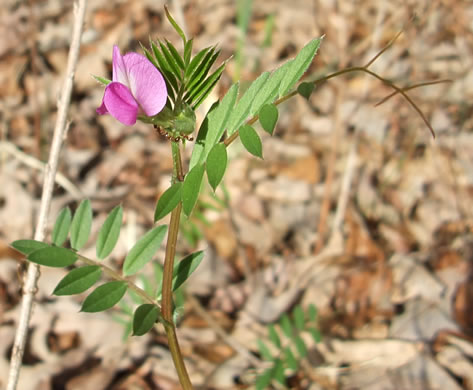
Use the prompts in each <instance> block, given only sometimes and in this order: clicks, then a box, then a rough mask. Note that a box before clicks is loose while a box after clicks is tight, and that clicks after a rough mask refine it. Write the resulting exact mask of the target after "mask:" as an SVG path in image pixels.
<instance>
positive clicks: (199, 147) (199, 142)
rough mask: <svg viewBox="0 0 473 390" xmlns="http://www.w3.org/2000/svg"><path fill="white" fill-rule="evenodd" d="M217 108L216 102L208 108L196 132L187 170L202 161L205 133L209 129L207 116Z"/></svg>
mask: <svg viewBox="0 0 473 390" xmlns="http://www.w3.org/2000/svg"><path fill="white" fill-rule="evenodd" d="M217 107H218V102H214V103H213V104H212V106H211V107H210V109H209V111H208V112H207V115H205V118H204V120H203V121H202V124H201V125H200V127H199V131H198V132H197V138H196V140H195V143H194V148H193V149H192V155H191V160H190V162H189V169H192V168H193V167H195V166H196V165H197V164H198V163H199V161H200V160H201V159H203V153H204V147H205V143H206V138H207V133H208V129H209V115H210V113H211V112H212V111H214V110H216V109H217Z"/></svg>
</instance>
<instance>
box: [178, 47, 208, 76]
mask: <svg viewBox="0 0 473 390" xmlns="http://www.w3.org/2000/svg"><path fill="white" fill-rule="evenodd" d="M213 50H215V47H213V46H211V47H206V48H205V49H202V50H201V51H199V52H198V53H197V54H196V55H195V56H194V58H192V60H191V62H190V64H189V66H188V67H187V69H186V72H185V75H184V77H185V79H186V80H188V79H191V80H192V76H193V75H194V72H195V71H196V69H197V67H198V66H199V64H201V61H202V62H203V61H204V60H203V58H205V56H207V54H208V53H209V51H213Z"/></svg>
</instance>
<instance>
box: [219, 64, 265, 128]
mask: <svg viewBox="0 0 473 390" xmlns="http://www.w3.org/2000/svg"><path fill="white" fill-rule="evenodd" d="M268 77H269V72H264V73H262V74H261V75H260V76H259V77H258V78H257V79H256V80H255V81H253V82H252V83H251V85H250V86H249V88H248V89H247V90H246V92H245V94H244V95H243V96H242V97H241V98H240V100H239V101H238V103H237V105H236V107H235V108H234V109H233V110H232V112H231V114H230V118H229V120H228V128H227V134H228V135H229V136H230V135H232V134H233V133H234V132H235V131H236V130H237V129H238V128H239V127H240V126H241V125H242V124H243V122H244V121H245V120H246V118H248V116H249V115H252V114H254V112H252V110H251V107H252V103H253V100H254V98H255V96H256V95H257V94H258V92H260V90H261V87H262V86H263V85H264V84H265V83H266V80H267V79H268Z"/></svg>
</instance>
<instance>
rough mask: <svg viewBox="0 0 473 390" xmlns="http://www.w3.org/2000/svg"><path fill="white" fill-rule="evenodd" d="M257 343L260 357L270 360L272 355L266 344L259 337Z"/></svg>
mask: <svg viewBox="0 0 473 390" xmlns="http://www.w3.org/2000/svg"><path fill="white" fill-rule="evenodd" d="M257 343H258V349H259V353H260V355H261V357H262V358H263V359H264V360H268V361H272V360H273V355H271V352H270V351H269V348H268V346H267V345H266V344H265V343H264V342H263V341H261V339H258V340H257Z"/></svg>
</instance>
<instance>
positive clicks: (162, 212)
mask: <svg viewBox="0 0 473 390" xmlns="http://www.w3.org/2000/svg"><path fill="white" fill-rule="evenodd" d="M181 187H182V182H180V181H176V182H175V183H174V184H173V185H172V186H171V187H169V188H168V189H167V190H166V191H164V192H163V194H162V195H161V196H160V198H159V200H158V203H157V204H156V210H155V211H154V222H157V221H159V220H160V219H161V218H163V217H165V216H166V215H168V214H169V213H170V212H171V211H172V210H174V209H175V208H176V206H177V205H178V204H179V202H180V201H181Z"/></svg>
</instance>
